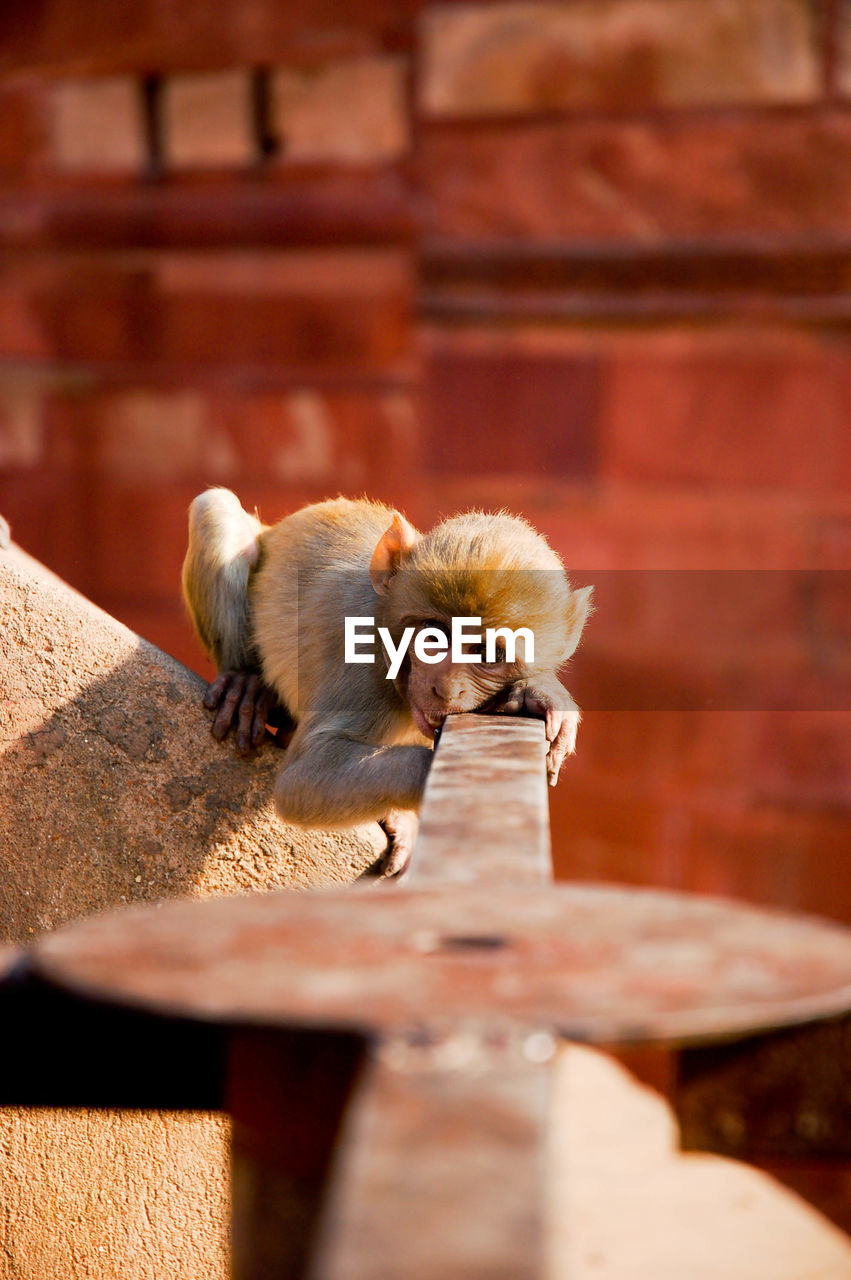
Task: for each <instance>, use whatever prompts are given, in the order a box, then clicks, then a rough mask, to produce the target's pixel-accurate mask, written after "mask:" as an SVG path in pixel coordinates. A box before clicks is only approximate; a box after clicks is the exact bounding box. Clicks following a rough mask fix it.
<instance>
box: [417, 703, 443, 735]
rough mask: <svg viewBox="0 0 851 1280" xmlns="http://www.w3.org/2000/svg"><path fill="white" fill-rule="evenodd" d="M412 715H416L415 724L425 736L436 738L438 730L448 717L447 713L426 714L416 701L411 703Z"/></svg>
mask: <svg viewBox="0 0 851 1280" xmlns="http://www.w3.org/2000/svg"><path fill="white" fill-rule="evenodd" d="M411 715H412V716H413V717H414V724H415V725H416V726H417V728H418V729H419V731H420V733H421V734H422V735H423V737H424V738H434V735H435V732H436V730H437V729H439V728H440V726H441V725H442V724H443V722H444V720H445V719H446V716H445V715H435V714H434V713H432V714H431V715H426V713H425V712H424V711H421V710H420V708H419V707H418V706H417V704H416V703H415V702H412V703H411Z"/></svg>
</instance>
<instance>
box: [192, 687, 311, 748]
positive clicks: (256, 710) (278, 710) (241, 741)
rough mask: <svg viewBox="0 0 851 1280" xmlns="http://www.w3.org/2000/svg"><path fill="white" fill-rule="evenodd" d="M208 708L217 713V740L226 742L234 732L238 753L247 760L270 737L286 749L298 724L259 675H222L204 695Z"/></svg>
mask: <svg viewBox="0 0 851 1280" xmlns="http://www.w3.org/2000/svg"><path fill="white" fill-rule="evenodd" d="M204 706H205V707H206V708H207V710H208V711H214V712H215V715H214V716H213V723H212V726H211V729H212V734H213V737H214V738H215V739H216V740H217V742H222V741H224V739H225V738H226V737H227V736H228V733H229V732H230V730H231V729H233V730H234V733H235V735H236V749H237V751H238V752H239V754H240V755H241V756H247V755H248V753H249V752H250V751H251V750H252V748H254V747H259V746H260V744H261V743H262V742H263V739H264V738H265V737H266V733H267V726H268V733H269V735H270V737H272V738H273V739H274V741H275V742H277V743H278V745H279V746H286V745H287V742H288V741H289V737H290V735H291V734H292V730H293V729H294V728H295V722H294V721H293V719H292V718H291V716H290V715H289V713H288V712H287V710H286V708H285V707H282V706H281V705H280V703H279V702H278V700H277V698H276V697H275V694H274V692H273V690H272V689H270V688H269V686H268V685H265V684H264V683H263V681H262V680H261V678H260V673H259V672H257V671H250V670H242V671H222V672H220V674H219V675H217V676H216V678H215V680H214V681H213V683H212V684H211V685H210V687H209V689H208V690H207V692H206V693H205V695H204Z"/></svg>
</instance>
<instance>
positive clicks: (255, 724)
mask: <svg viewBox="0 0 851 1280" xmlns="http://www.w3.org/2000/svg"><path fill="white" fill-rule="evenodd" d="M274 708H275V695H274V693H273V692H272V690H271V689H269V688H267V686H266V685H263V686H261V690H260V693H259V694H258V696H257V700H256V702H255V703H254V719H253V721H252V724H251V745H252V747H259V746H260V743H261V742H262V741H263V739H264V737H265V736H266V725H267V724H268V723H269V720H270V719H271V716H272V712H273V710H274Z"/></svg>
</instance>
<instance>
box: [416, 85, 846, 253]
mask: <svg viewBox="0 0 851 1280" xmlns="http://www.w3.org/2000/svg"><path fill="white" fill-rule="evenodd" d="M419 157H420V170H421V174H422V181H423V188H424V209H425V224H426V228H427V230H428V231H430V232H431V233H432V234H434V235H438V236H444V237H450V238H457V239H458V240H459V241H462V242H466V241H477V240H482V241H488V240H514V239H516V238H517V237H521V236H528V237H531V238H537V239H539V240H541V241H551V242H558V241H559V240H566V241H571V240H573V241H577V240H580V241H584V242H586V243H587V244H594V243H596V242H600V241H604V242H605V241H611V240H623V241H625V242H637V243H646V242H647V241H653V242H656V243H658V242H659V241H664V239H665V238H666V237H705V238H707V239H708V240H714V239H717V238H718V237H722V236H735V235H745V234H756V233H763V234H765V235H768V234H771V235H776V236H779V235H793V234H801V235H804V234H806V235H814V234H816V233H819V232H821V233H825V234H827V233H830V234H834V235H836V236H840V237H842V236H844V235H845V234H846V232H847V228H848V221H849V218H851V120H849V118H848V117H847V116H846V115H844V114H843V113H842V112H839V111H836V110H832V109H822V110H819V111H812V112H810V111H789V112H784V113H778V114H777V115H765V114H756V113H755V114H753V115H751V114H738V115H727V114H718V115H706V116H701V115H697V114H686V113H683V114H681V115H680V114H670V115H658V116H652V117H647V118H643V119H637V118H631V119H629V120H626V121H624V120H618V119H615V118H602V119H579V120H572V121H543V122H538V123H536V124H534V125H532V124H528V123H527V124H523V123H507V122H506V123H500V124H499V125H488V126H485V125H479V124H476V125H461V124H452V125H438V124H432V125H430V126H428V127H426V128H424V130H423V135H422V144H421V146H420V148H419Z"/></svg>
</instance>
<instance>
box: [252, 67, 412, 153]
mask: <svg viewBox="0 0 851 1280" xmlns="http://www.w3.org/2000/svg"><path fill="white" fill-rule="evenodd" d="M406 79H407V64H406V62H405V60H404V59H402V58H392V57H383V58H382V57H372V58H370V57H367V58H356V59H351V60H349V61H346V62H335V63H331V64H329V65H328V66H325V67H322V68H320V69H319V70H294V69H293V70H291V69H288V68H281V69H280V70H278V71H277V72H276V73H275V76H274V79H273V83H272V122H273V127H274V132H275V134H276V136H277V138H278V140H279V142H280V146H281V158H282V159H283V160H284V161H295V162H298V161H306V162H332V163H356V164H363V163H367V164H381V163H386V162H387V161H390V160H396V159H398V158H399V157H400V156H401V155H402V154H404V152H405V151H406V150H407V148H408V143H409V136H408V135H409V130H408V110H407V87H406Z"/></svg>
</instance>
